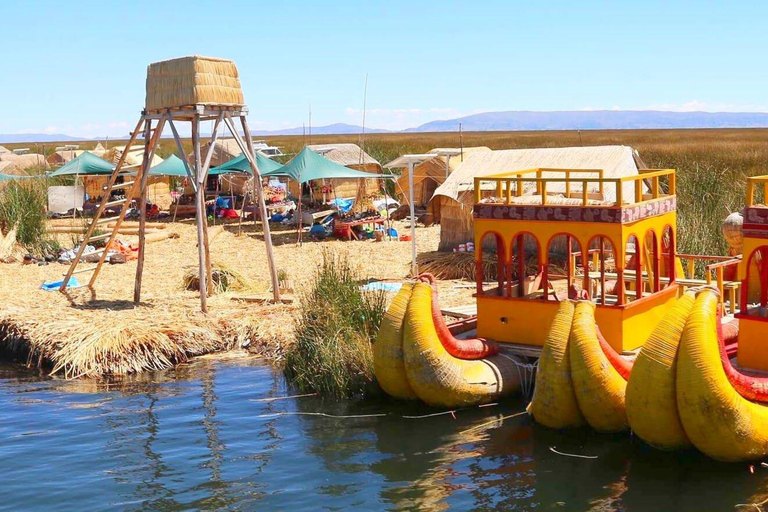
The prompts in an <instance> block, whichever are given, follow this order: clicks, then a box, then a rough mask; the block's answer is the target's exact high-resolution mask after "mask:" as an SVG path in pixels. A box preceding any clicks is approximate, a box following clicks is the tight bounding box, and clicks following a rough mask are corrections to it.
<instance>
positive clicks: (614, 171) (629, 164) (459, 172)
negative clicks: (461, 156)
mask: <svg viewBox="0 0 768 512" xmlns="http://www.w3.org/2000/svg"><path fill="white" fill-rule="evenodd" d="M635 153H636V152H635V151H634V150H633V149H632V148H631V147H629V146H593V147H576V148H536V149H506V150H501V151H479V152H474V153H472V154H470V155H469V156H468V157H467V158H466V159H465V160H464V162H463V163H462V164H461V165H460V166H459V167H458V168H457V169H456V171H455V172H453V173H452V174H451V175H450V177H449V178H448V179H447V180H445V183H443V184H442V185H441V186H440V187H438V189H437V190H436V191H435V197H437V196H445V197H448V198H450V199H453V200H459V195H460V193H461V192H464V191H468V190H473V188H474V178H476V177H478V176H488V175H492V174H501V173H505V172H513V171H522V170H526V169H535V168H539V167H541V168H553V169H602V170H603V171H604V174H603V176H604V177H605V178H619V177H624V176H634V175H637V174H638V163H637V161H636V160H635V158H636V154H635ZM637 158H638V159H639V156H638V157H637ZM489 186H492V185H490V184H489ZM624 187H625V190H624V195H625V197H630V196H631V195H632V193H633V190H634V185H633V184H632V183H628V184H625V185H624ZM549 189H550V191H552V192H556V191H557V187H556V186H554V185H553V186H551V187H549ZM604 199H606V200H609V201H611V200H615V199H616V196H615V190H613V189H612V187H606V188H605V197H604Z"/></svg>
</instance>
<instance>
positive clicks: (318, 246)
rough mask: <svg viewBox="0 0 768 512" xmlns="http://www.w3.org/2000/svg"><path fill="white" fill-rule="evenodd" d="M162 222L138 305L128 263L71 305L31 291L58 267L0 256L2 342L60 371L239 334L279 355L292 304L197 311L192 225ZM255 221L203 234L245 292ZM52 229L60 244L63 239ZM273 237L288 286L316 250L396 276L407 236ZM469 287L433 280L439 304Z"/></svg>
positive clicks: (154, 363)
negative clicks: (188, 283) (300, 240)
mask: <svg viewBox="0 0 768 512" xmlns="http://www.w3.org/2000/svg"><path fill="white" fill-rule="evenodd" d="M78 223H79V225H81V226H82V222H81V221H75V225H78ZM55 224H56V225H61V224H62V221H57V222H55ZM397 227H398V228H399V229H401V230H402V229H403V227H402V226H397ZM166 229H167V230H168V231H171V232H175V233H178V234H179V238H175V239H168V240H164V241H160V242H156V243H152V244H148V245H147V253H146V262H145V267H144V268H145V270H144V279H143V290H142V304H141V305H140V306H139V307H136V308H134V306H133V303H132V302H131V300H132V297H133V285H134V275H135V271H136V262H135V261H132V262H128V263H126V264H122V265H105V266H104V267H103V270H102V272H101V274H100V276H99V278H98V281H97V283H96V286H95V288H96V299H97V300H96V301H95V302H91V301H90V293H89V292H88V291H87V289H82V290H77V291H76V292H74V293H72V296H73V298H74V299H75V304H74V305H72V304H71V303H70V302H69V301H68V299H67V298H66V297H65V296H64V295H62V294H60V293H57V292H46V291H43V290H41V289H40V284H41V283H43V282H44V281H53V280H59V279H61V278H62V273H63V272H65V271H66V269H67V266H66V265H61V264H58V263H54V264H50V265H47V266H42V267H39V266H36V265H22V264H20V263H12V264H0V275H1V276H2V279H0V339H1V338H2V334H3V333H4V334H5V335H6V340H5V348H6V349H10V350H12V351H13V352H15V353H16V354H26V356H27V361H28V363H29V364H30V365H33V366H44V367H52V369H53V370H54V371H55V372H57V373H61V374H63V375H65V376H67V377H77V376H96V375H107V374H126V373H135V372H140V371H145V370H152V369H161V368H167V367H169V366H171V365H173V364H177V363H179V362H183V361H186V360H187V359H188V358H190V357H192V356H196V355H200V354H205V353H209V352H214V351H221V350H226V349H229V348H233V347H237V346H240V345H242V344H244V343H245V342H246V340H248V341H250V345H249V350H252V351H255V352H257V353H259V354H261V355H264V356H266V357H268V358H269V359H271V360H274V361H277V360H279V359H280V358H281V357H282V354H283V351H284V349H285V347H286V345H288V344H289V343H291V342H292V337H293V319H294V316H295V315H296V313H297V308H298V307H299V306H298V304H296V303H294V304H288V305H282V304H281V305H263V304H256V303H250V302H243V301H237V300H233V299H232V297H233V296H235V295H243V294H244V292H238V293H224V294H221V295H217V296H213V297H210V298H209V299H208V304H209V314H208V315H203V314H201V313H199V299H198V295H197V293H196V292H191V291H184V290H182V280H183V276H184V274H185V272H187V271H188V270H189V269H190V267H196V265H197V247H196V232H195V228H194V225H193V223H192V222H191V221H185V222H177V223H173V224H171V223H169V224H168V227H167V228H166ZM259 229H260V228H257V229H256V230H254V226H253V223H248V224H244V225H243V233H242V235H240V236H237V234H236V233H237V226H236V225H230V226H228V227H227V228H226V231H224V232H223V233H222V234H221V235H219V236H217V237H216V238H215V240H214V241H213V242H212V244H211V259H212V261H213V262H214V264H216V263H218V264H222V265H224V266H226V267H227V268H229V269H231V270H234V271H235V272H237V273H239V274H242V275H243V276H244V277H245V278H246V279H247V280H248V281H249V282H250V285H251V287H252V291H249V292H245V293H246V294H248V295H251V296H253V295H256V296H265V297H266V296H269V292H268V289H269V279H268V272H267V260H266V256H265V247H264V242H263V239H262V237H261V234H260V231H259ZM58 236H59V239H60V240H61V242H62V243H65V244H66V243H68V242H69V240H70V238H71V237H70V235H61V234H60V235H58ZM121 238H123V239H125V240H126V241H131V242H135V241H136V240H137V238H136V237H130V236H127V237H121ZM274 239H275V241H276V247H275V259H276V261H277V266H278V268H279V269H281V270H285V271H286V272H287V274H288V277H289V279H291V280H293V282H294V286H295V288H296V291H300V290H301V289H303V288H305V287H306V286H307V285H308V283H309V281H310V280H311V278H312V276H313V274H314V271H315V269H316V268H317V265H318V264H319V263H320V262H321V261H322V256H323V251H330V252H332V253H335V254H340V255H346V256H348V257H349V258H350V261H351V262H352V264H353V266H354V268H355V270H356V271H357V272H358V273H359V275H360V277H361V278H370V279H377V280H393V281H402V280H403V279H404V278H405V276H406V275H407V274H408V271H409V261H410V244H409V243H405V242H397V241H393V242H378V243H377V242H373V241H359V242H358V241H353V242H346V241H337V240H328V241H322V242H306V243H304V244H303V245H302V246H301V247H299V246H297V245H296V243H295V231H293V230H282V231H278V232H276V233H275V234H274ZM438 239H439V227H436V226H433V227H429V228H419V229H418V234H417V247H418V251H419V252H420V253H421V252H427V251H434V250H436V248H437V244H438ZM69 244H70V245H71V242H69ZM84 275H85V276H88V275H89V274H84ZM80 277H81V276H80ZM84 279H85V278H82V277H81V279H80V280H81V282H82V281H83V280H84ZM472 291H473V288H472V287H471V286H468V285H467V283H466V282H463V283H460V282H455V281H453V282H452V281H445V282H442V283H441V303H442V304H444V305H456V304H463V303H468V302H470V301H471V293H472ZM0 344H2V341H0ZM0 348H2V346H0Z"/></svg>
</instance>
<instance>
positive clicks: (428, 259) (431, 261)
mask: <svg viewBox="0 0 768 512" xmlns="http://www.w3.org/2000/svg"><path fill="white" fill-rule="evenodd" d="M416 261H417V262H418V264H419V272H426V273H429V274H432V275H433V276H435V278H437V279H441V280H449V279H464V280H467V281H474V280H475V253H474V252H426V253H422V254H419V255H418V256H417V258H416ZM498 261H499V259H498V257H497V256H496V254H495V253H491V252H487V253H483V276H484V277H485V280H486V281H495V280H496V279H497V278H498V271H497V270H498Z"/></svg>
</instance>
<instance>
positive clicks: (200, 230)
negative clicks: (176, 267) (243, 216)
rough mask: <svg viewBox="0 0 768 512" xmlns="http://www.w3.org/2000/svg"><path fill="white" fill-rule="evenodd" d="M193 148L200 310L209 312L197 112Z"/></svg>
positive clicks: (201, 167)
mask: <svg viewBox="0 0 768 512" xmlns="http://www.w3.org/2000/svg"><path fill="white" fill-rule="evenodd" d="M192 148H193V150H194V153H195V163H194V173H193V174H194V178H195V182H196V186H197V190H195V206H196V210H197V212H196V213H197V215H196V217H197V218H196V222H197V255H198V265H199V266H198V274H197V277H198V280H199V282H200V310H201V311H202V312H203V313H207V312H208V277H207V275H206V274H207V273H208V272H207V268H208V260H207V258H206V236H205V232H206V231H207V219H206V215H205V186H204V182H203V176H202V174H203V166H202V162H201V160H202V158H201V156H200V116H199V114H195V116H194V117H193V118H192Z"/></svg>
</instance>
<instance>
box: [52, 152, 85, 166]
mask: <svg viewBox="0 0 768 512" xmlns="http://www.w3.org/2000/svg"><path fill="white" fill-rule="evenodd" d="M83 152H84V150H82V149H64V150H60V151H54V152H53V153H51V154H50V155H48V158H47V161H48V163H49V164H51V165H64V164H66V163H68V162H70V161H72V160H74V159H75V158H77V157H78V156H80V155H82V154H83Z"/></svg>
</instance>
